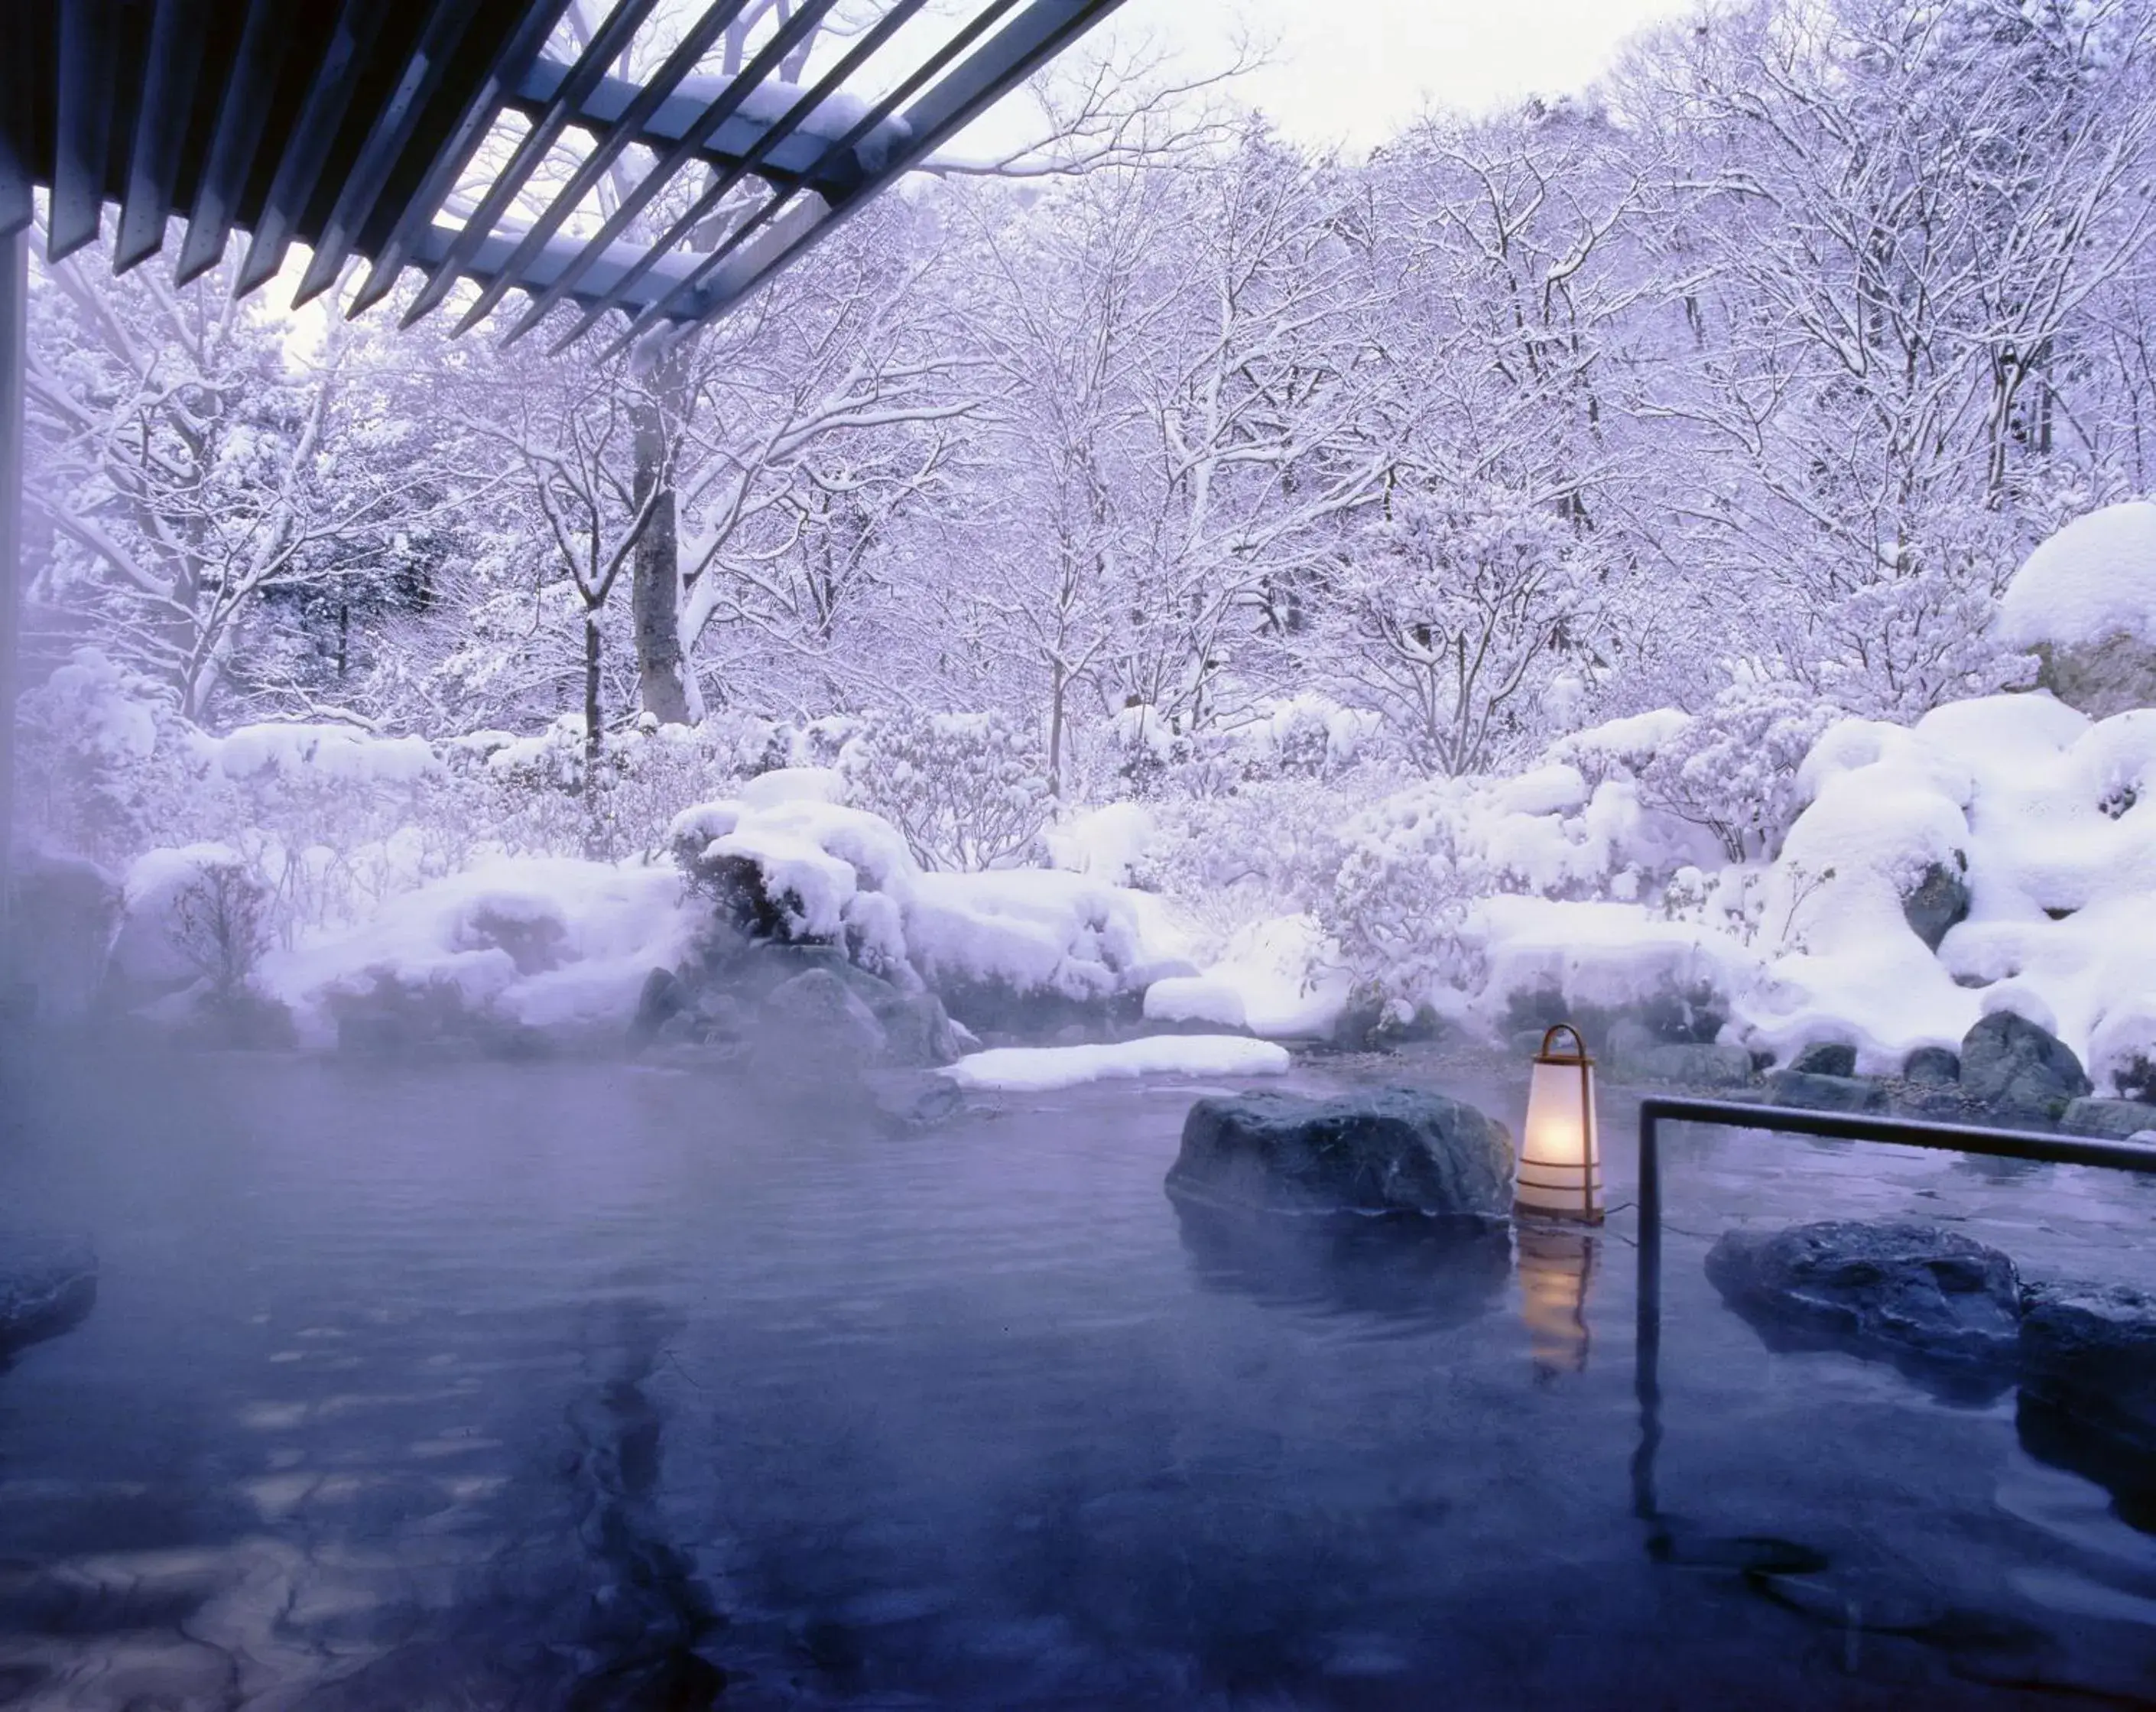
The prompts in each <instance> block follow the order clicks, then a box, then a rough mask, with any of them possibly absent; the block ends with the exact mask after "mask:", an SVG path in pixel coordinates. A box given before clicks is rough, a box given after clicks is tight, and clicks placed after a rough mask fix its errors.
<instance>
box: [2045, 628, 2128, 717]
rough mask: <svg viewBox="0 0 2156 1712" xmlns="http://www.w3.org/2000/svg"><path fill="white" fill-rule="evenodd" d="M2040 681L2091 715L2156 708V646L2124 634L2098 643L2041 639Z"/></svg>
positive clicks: (2056, 694) (2061, 697) (2064, 699)
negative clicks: (2057, 642)
mask: <svg viewBox="0 0 2156 1712" xmlns="http://www.w3.org/2000/svg"><path fill="white" fill-rule="evenodd" d="M2036 661H2037V671H2036V683H2037V686H2038V687H2039V688H2041V689H2046V690H2049V691H2051V693H2052V694H2053V695H2055V696H2056V697H2058V698H2059V699H2060V700H2061V702H2065V703H2066V706H2068V707H2072V708H2075V709H2076V710H2078V711H2079V712H2083V713H2086V714H2087V715H2088V717H2090V718H2092V719H2108V718H2110V717H2112V715H2113V714H2114V713H2124V712H2128V711H2130V710H2131V709H2133V708H2136V707H2156V648H2152V647H2150V646H2149V645H2148V643H2146V642H2144V641H2143V640H2141V639H2140V638H2139V637H2138V636H2132V635H2125V634H2123V633H2122V634H2119V635H2111V636H2106V637H2103V638H2102V639H2101V640H2097V641H2094V642H2077V643H2071V644H2067V645H2063V646H2062V645H2058V644H2056V643H2050V642H2046V643H2040V644H2038V645H2037V648H2036Z"/></svg>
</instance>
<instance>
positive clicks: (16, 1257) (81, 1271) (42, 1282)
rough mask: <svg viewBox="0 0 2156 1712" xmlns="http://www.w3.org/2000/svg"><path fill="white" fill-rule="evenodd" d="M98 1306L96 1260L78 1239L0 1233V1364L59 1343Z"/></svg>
mask: <svg viewBox="0 0 2156 1712" xmlns="http://www.w3.org/2000/svg"><path fill="white" fill-rule="evenodd" d="M96 1300H97V1256H96V1254H95V1252H94V1251H93V1250H92V1249H91V1247H90V1244H89V1242H87V1241H85V1239H84V1238H82V1237H80V1236H49V1235H46V1234H44V1233H41V1232H37V1231H0V1361H4V1360H6V1359H7V1358H8V1356H9V1355H12V1354H13V1353H14V1351H16V1350H19V1349H21V1348H23V1345H25V1344H34V1343H37V1342H38V1341H39V1340H40V1339H45V1338H50V1337H57V1336H58V1335H59V1334H60V1333H62V1332H64V1331H66V1330H67V1329H69V1327H71V1326H73V1325H74V1324H76V1323H77V1322H78V1321H80V1319H82V1317H83V1316H84V1315H85V1314H88V1313H89V1312H90V1307H91V1304H92V1303H95V1301H96Z"/></svg>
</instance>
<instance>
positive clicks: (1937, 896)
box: [1902, 851, 1969, 951]
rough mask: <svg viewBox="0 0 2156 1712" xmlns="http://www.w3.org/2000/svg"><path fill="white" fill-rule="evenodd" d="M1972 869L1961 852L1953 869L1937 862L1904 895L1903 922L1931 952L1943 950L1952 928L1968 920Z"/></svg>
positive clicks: (1955, 853) (1957, 852)
mask: <svg viewBox="0 0 2156 1712" xmlns="http://www.w3.org/2000/svg"><path fill="white" fill-rule="evenodd" d="M1968 868H1969V859H1968V858H1967V857H1966V856H1963V855H1962V854H1961V852H1960V851H1955V852H1954V866H1953V867H1948V866H1947V865H1946V864H1945V863H1943V862H1933V864H1932V865H1931V866H1929V867H1928V868H1926V869H1925V870H1924V871H1923V872H1922V874H1921V875H1919V876H1918V877H1917V883H1916V885H1915V887H1913V888H1912V890H1910V891H1908V892H1904V893H1903V894H1902V919H1903V920H1904V921H1906V922H1907V923H1908V924H1909V931H1910V932H1911V933H1914V934H1915V935H1916V936H1917V938H1919V939H1922V941H1923V942H1924V943H1925V945H1926V946H1927V947H1928V949H1931V950H1933V951H1936V950H1938V949H1939V942H1940V941H1942V940H1943V939H1944V938H1946V936H1947V933H1948V929H1949V928H1953V926H1954V925H1955V924H1956V923H1959V922H1962V921H1964V920H1966V919H1967V918H1968V916H1969V882H1968V881H1967V880H1965V879H1964V878H1963V874H1964V873H1966V872H1967V871H1968Z"/></svg>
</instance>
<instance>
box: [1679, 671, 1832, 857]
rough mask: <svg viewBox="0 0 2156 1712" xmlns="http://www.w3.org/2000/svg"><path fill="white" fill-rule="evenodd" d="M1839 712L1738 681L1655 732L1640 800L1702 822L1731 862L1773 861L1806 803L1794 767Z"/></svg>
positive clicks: (1785, 689)
mask: <svg viewBox="0 0 2156 1712" xmlns="http://www.w3.org/2000/svg"><path fill="white" fill-rule="evenodd" d="M1836 717H1838V711H1837V710H1836V709H1835V708H1834V707H1830V705H1828V704H1827V703H1825V702H1821V701H1820V700H1819V699H1818V697H1815V696H1814V695H1812V694H1811V693H1810V692H1809V691H1806V690H1804V689H1802V688H1800V687H1799V686H1795V685H1793V684H1789V683H1784V682H1781V681H1763V682H1762V681H1748V680H1740V681H1738V682H1736V683H1733V684H1732V685H1730V686H1729V687H1728V688H1727V689H1725V690H1724V691H1722V693H1721V694H1720V695H1718V696H1717V697H1715V698H1714V701H1713V702H1712V704H1711V705H1710V706H1709V707H1707V709H1706V711H1705V712H1701V713H1698V714H1696V715H1694V716H1693V717H1691V719H1689V720H1686V721H1685V722H1683V723H1682V724H1681V725H1678V726H1676V727H1673V728H1671V729H1669V730H1667V731H1666V732H1665V733H1662V734H1661V737H1660V738H1659V740H1658V741H1657V742H1655V744H1654V747H1653V752H1652V754H1651V757H1650V758H1649V759H1648V760H1647V762H1646V763H1645V766H1644V768H1642V769H1641V770H1640V775H1639V777H1640V797H1641V799H1642V800H1643V801H1644V802H1645V803H1647V804H1648V805H1650V806H1652V807H1655V808H1659V809H1663V810H1667V811H1668V812H1669V813H1671V814H1673V815H1678V816H1680V817H1681V818H1682V819H1684V820H1689V821H1691V822H1692V823H1693V824H1694V825H1699V826H1704V827H1706V828H1707V830H1709V831H1710V832H1712V833H1713V834H1714V835H1715V837H1716V838H1717V840H1718V841H1720V843H1721V845H1722V853H1723V854H1724V855H1725V856H1727V858H1728V859H1729V860H1730V861H1732V862H1742V861H1748V860H1752V859H1754V858H1764V859H1765V860H1768V861H1772V860H1773V859H1774V856H1776V854H1777V853H1779V851H1780V849H1781V847H1782V840H1783V838H1784V835H1786V834H1787V833H1788V831H1789V825H1790V823H1791V822H1792V821H1794V820H1795V819H1796V816H1797V812H1798V810H1799V809H1801V808H1802V807H1803V806H1804V803H1803V799H1802V796H1801V794H1800V792H1799V789H1798V783H1797V774H1798V769H1799V767H1800V766H1801V765H1802V764H1803V763H1804V757H1805V756H1806V755H1807V754H1808V753H1810V750H1811V747H1812V744H1813V743H1815V741H1816V740H1817V739H1818V738H1819V736H1820V733H1822V732H1823V731H1825V729H1826V728H1827V727H1828V726H1829V725H1830V724H1831V723H1833V722H1834V720H1835V718H1836ZM1642 734H1643V735H1644V733H1642Z"/></svg>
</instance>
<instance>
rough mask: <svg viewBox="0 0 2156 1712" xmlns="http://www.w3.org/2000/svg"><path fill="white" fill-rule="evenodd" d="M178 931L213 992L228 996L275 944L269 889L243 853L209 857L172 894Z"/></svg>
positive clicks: (177, 940) (177, 939) (183, 950)
mask: <svg viewBox="0 0 2156 1712" xmlns="http://www.w3.org/2000/svg"><path fill="white" fill-rule="evenodd" d="M272 938H273V935H272V933H271V929H270V925H269V890H268V888H267V887H264V884H263V883H262V882H261V881H260V880H259V878H258V877H256V876H255V875H254V873H253V872H252V871H249V867H248V865H247V864H246V863H245V862H244V861H242V860H241V859H240V858H239V856H237V855H234V856H228V857H225V858H223V859H213V860H210V861H203V862H202V863H200V864H198V866H197V868H196V871H195V873H194V876H193V878H191V879H188V880H187V881H185V882H182V885H181V886H180V887H179V889H178V890H177V892H175V893H174V894H173V896H172V943H174V944H175V945H176V946H177V948H178V949H179V951H180V954H181V955H182V956H183V957H185V958H186V959H187V961H188V962H189V963H191V964H193V965H194V967H195V969H196V971H197V972H198V974H200V975H201V976H202V978H203V980H204V981H205V982H206V983H207V984H208V988H209V991H210V994H211V995H212V996H213V997H214V998H217V999H219V1000H230V999H232V998H233V997H234V996H235V995H238V994H239V991H240V990H242V989H243V988H244V987H245V986H246V985H247V983H248V980H249V977H251V976H252V975H253V974H254V970H255V968H256V966H257V965H258V964H260V963H261V961H262V958H263V955H264V953H266V952H267V951H268V950H269V947H270V943H271V941H272Z"/></svg>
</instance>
